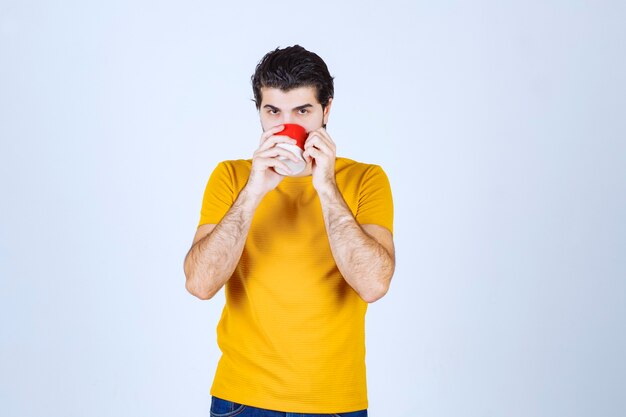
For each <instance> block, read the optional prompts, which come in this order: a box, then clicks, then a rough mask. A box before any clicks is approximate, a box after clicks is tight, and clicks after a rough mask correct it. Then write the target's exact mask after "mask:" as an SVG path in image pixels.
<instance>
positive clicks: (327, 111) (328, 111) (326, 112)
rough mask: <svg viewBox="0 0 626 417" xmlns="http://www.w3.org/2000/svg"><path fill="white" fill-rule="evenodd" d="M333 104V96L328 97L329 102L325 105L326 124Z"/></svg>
mask: <svg viewBox="0 0 626 417" xmlns="http://www.w3.org/2000/svg"><path fill="white" fill-rule="evenodd" d="M332 104H333V98H332V97H331V98H329V99H328V104H326V107H324V126H325V125H326V124H327V123H328V115H329V113H330V106H331V105H332Z"/></svg>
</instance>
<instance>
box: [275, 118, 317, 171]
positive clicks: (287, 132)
mask: <svg viewBox="0 0 626 417" xmlns="http://www.w3.org/2000/svg"><path fill="white" fill-rule="evenodd" d="M283 126H285V128H284V129H283V130H281V131H280V132H278V133H276V135H275V136H289V137H290V138H292V139H295V140H296V141H297V142H296V144H295V145H294V144H291V143H278V144H276V146H280V147H281V148H283V149H286V150H288V151H289V152H292V153H293V154H295V155H296V156H297V157H298V158H299V159H300V161H298V162H294V161H293V160H292V159H289V158H285V157H283V156H280V157H279V158H278V159H279V160H280V161H282V162H284V163H285V164H286V165H287V166H288V167H289V169H291V173H288V172H285V171H283V170H282V169H280V168H278V167H277V168H274V170H275V171H276V172H277V173H279V174H280V175H297V174H299V173H301V172H302V171H304V169H305V168H306V161H305V160H304V158H303V157H302V153H303V152H304V142H305V141H306V138H307V137H308V136H309V135H308V133H306V129H305V128H304V127H302V126H300V125H297V124H293V123H285V124H284V125H283Z"/></svg>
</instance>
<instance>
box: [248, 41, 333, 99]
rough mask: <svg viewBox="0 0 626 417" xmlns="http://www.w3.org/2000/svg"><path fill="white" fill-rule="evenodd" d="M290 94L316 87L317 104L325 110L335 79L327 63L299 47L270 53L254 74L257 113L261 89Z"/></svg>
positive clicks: (331, 94)
mask: <svg viewBox="0 0 626 417" xmlns="http://www.w3.org/2000/svg"><path fill="white" fill-rule="evenodd" d="M262 87H270V88H279V89H281V90H283V91H289V90H291V89H294V88H298V87H315V89H316V91H317V101H319V102H320V103H321V104H322V108H326V105H328V101H329V99H331V98H332V97H333V94H334V93H335V90H334V86H333V77H331V76H330V73H329V72H328V67H326V63H325V62H324V61H323V60H322V58H320V57H319V56H318V55H317V54H315V53H313V52H309V51H307V50H306V49H304V48H303V47H301V46H300V45H294V46H288V47H286V48H284V49H279V48H276V49H275V50H273V51H271V52H268V53H267V54H266V55H265V56H264V57H263V59H261V61H260V62H259V64H258V65H257V66H256V70H255V71H254V74H253V75H252V90H253V91H254V103H255V104H256V108H257V110H258V109H259V107H260V106H261V99H262V97H261V88H262Z"/></svg>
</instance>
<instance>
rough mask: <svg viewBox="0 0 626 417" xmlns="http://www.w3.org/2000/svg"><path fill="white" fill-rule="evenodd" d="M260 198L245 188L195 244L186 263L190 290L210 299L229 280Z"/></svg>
mask: <svg viewBox="0 0 626 417" xmlns="http://www.w3.org/2000/svg"><path fill="white" fill-rule="evenodd" d="M258 202H259V201H258V199H257V198H254V197H253V196H252V195H250V194H248V193H247V192H246V190H245V189H244V190H242V192H241V193H240V194H239V196H238V197H237V199H236V200H235V202H234V203H233V205H232V207H231V208H230V209H229V210H228V212H227V213H226V215H225V216H224V217H223V218H222V220H221V221H220V222H219V223H218V224H217V225H216V226H215V228H214V229H213V230H212V231H211V233H209V234H208V235H207V236H205V237H204V238H202V239H201V240H199V241H198V242H196V244H195V245H193V246H192V248H191V249H190V250H189V253H187V256H186V257H185V263H184V264H185V265H184V266H185V273H186V276H187V283H186V287H187V289H188V290H189V292H191V293H192V294H194V295H195V296H197V297H198V298H201V299H210V298H212V297H213V296H214V295H215V294H216V293H217V292H218V291H219V290H220V288H222V286H224V284H225V283H226V282H227V281H228V279H229V278H230V276H231V275H232V273H233V271H234V270H235V267H236V266H237V263H238V262H239V259H240V258H241V253H242V252H243V246H244V243H245V242H246V239H247V237H248V232H249V230H250V224H251V223H252V217H253V216H254V211H255V210H256V207H257V205H258Z"/></svg>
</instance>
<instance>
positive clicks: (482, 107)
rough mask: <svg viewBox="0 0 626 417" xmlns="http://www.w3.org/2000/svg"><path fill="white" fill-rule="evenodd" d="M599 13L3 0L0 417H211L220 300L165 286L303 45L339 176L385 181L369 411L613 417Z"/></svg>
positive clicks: (624, 408) (605, 77) (610, 12)
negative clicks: (317, 82)
mask: <svg viewBox="0 0 626 417" xmlns="http://www.w3.org/2000/svg"><path fill="white" fill-rule="evenodd" d="M625 21H626V6H625V3H624V2H620V1H613V2H611V1H594V2H592V1H519V2H506V1H504V2H503V1H474V2H462V1H457V2H452V1H442V2H432V1H428V2H426V1H406V2H401V1H385V2H371V1H351V2H346V1H344V2H340V1H335V2H330V1H329V2H324V1H311V2H278V1H272V2H269V1H268V2H236V1H233V2H208V1H207V2H201V1H196V2H191V1H176V2H174V1H172V2H164V1H142V2H128V1H121V0H119V1H106V2H105V1H101V2H85V1H64V2H59V1H57V2H53V1H19V2H18V1H7V0H1V1H0V140H1V142H0V144H1V147H0V193H1V194H0V222H1V223H0V277H1V281H0V308H1V312H0V313H1V314H0V408H1V409H2V411H1V413H2V415H5V416H63V417H71V416H77V417H83V416H113V415H115V416H151V417H156V416H208V415H209V402H210V397H209V388H210V385H211V382H212V379H213V373H214V371H215V366H216V364H217V360H218V358H219V351H218V349H217V345H216V341H215V336H216V335H215V327H216V325H217V322H218V319H219V315H220V312H221V309H222V304H223V293H222V292H220V295H219V296H217V297H216V298H214V299H213V300H211V301H200V300H198V299H196V298H194V297H193V296H191V295H190V294H188V293H187V292H186V290H185V288H184V281H185V277H184V274H183V267H182V265H183V258H184V256H185V254H186V252H187V250H188V249H189V246H190V244H191V240H192V237H193V234H194V231H195V227H196V225H197V222H198V219H199V211H200V204H201V199H202V193H203V191H204V186H205V184H206V181H207V179H208V176H209V174H210V173H211V171H212V170H213V168H214V167H215V165H216V164H217V163H218V162H219V161H221V160H224V159H236V158H249V157H250V156H251V154H252V152H253V150H254V149H255V147H256V144H257V142H258V138H259V135H260V133H261V129H260V124H259V120H258V115H257V113H256V110H255V108H254V104H253V103H252V101H251V100H250V99H251V98H252V89H251V86H250V76H251V75H252V73H253V71H254V67H255V65H256V64H257V62H258V61H259V60H260V59H261V57H262V56H263V55H264V54H265V53H266V52H268V51H270V50H272V49H274V48H276V47H278V46H281V47H285V46H289V45H293V44H296V43H298V44H300V45H302V46H304V47H305V48H307V49H309V50H312V51H314V52H316V53H318V54H319V55H320V56H322V58H324V59H325V60H326V62H327V64H328V66H329V68H330V71H331V74H332V75H334V76H335V77H336V78H335V87H336V94H335V101H334V105H333V108H332V113H331V117H330V122H329V125H328V130H329V133H330V134H331V135H332V136H333V138H334V140H335V141H336V142H337V144H338V154H339V155H341V156H346V157H350V158H353V159H357V160H360V161H363V162H369V163H376V164H380V165H381V166H383V168H384V169H385V171H386V172H387V174H388V176H389V178H390V181H391V185H392V189H393V193H394V201H395V209H396V211H395V213H396V217H395V239H396V246H397V271H396V274H395V276H394V279H393V282H392V286H391V289H390V291H389V293H388V294H387V296H386V297H385V298H383V299H381V300H380V301H378V302H376V303H374V304H372V305H371V306H370V308H369V310H368V314H367V364H368V383H369V399H370V415H371V416H374V417H379V416H411V417H413V416H434V417H435V416H466V417H472V416H476V417H488V416H545V417H549V416H550V417H552V416H591V415H594V416H605V417H607V416H623V415H624V414H625V413H626V397H624V395H623V394H624V386H625V385H626V360H625V353H624V352H625V351H626V278H625V277H626V215H625V213H626V134H625V130H626V129H625V128H626V76H625V74H626V58H625V55H626V25H625V24H624V22H625Z"/></svg>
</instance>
